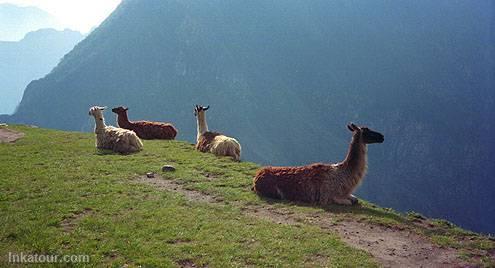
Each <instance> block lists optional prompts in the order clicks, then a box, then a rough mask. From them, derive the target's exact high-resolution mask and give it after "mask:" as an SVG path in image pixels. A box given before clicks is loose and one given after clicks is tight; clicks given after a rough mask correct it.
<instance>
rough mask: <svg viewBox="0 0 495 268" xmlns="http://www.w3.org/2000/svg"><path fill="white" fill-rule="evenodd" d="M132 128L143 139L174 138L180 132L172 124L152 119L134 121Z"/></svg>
mask: <svg viewBox="0 0 495 268" xmlns="http://www.w3.org/2000/svg"><path fill="white" fill-rule="evenodd" d="M130 129H131V130H133V131H134V132H136V134H137V135H138V136H139V137H140V138H142V139H163V140H173V139H175V137H176V136H177V132H178V131H177V129H176V128H175V127H174V126H173V125H172V124H168V123H160V122H150V121H135V122H132V124H131V128H130Z"/></svg>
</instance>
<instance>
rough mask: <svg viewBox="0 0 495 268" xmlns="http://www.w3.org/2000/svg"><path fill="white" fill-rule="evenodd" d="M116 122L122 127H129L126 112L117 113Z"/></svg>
mask: <svg viewBox="0 0 495 268" xmlns="http://www.w3.org/2000/svg"><path fill="white" fill-rule="evenodd" d="M117 123H118V124H119V127H122V128H127V127H129V125H130V124H131V122H129V118H128V117H127V112H123V113H119V114H117Z"/></svg>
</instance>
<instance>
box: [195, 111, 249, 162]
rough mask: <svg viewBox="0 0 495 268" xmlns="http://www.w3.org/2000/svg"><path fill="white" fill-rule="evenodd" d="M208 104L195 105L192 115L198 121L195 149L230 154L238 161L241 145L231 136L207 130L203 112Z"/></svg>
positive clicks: (219, 154) (217, 153)
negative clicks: (204, 105)
mask: <svg viewBox="0 0 495 268" xmlns="http://www.w3.org/2000/svg"><path fill="white" fill-rule="evenodd" d="M209 108H210V106H207V107H203V106H200V105H196V106H195V107H194V115H195V116H196V118H197V121H198V134H197V136H196V150H198V151H200V152H203V153H205V152H210V153H212V154H214V155H217V156H230V157H232V158H233V159H234V160H235V161H240V158H241V145H240V144H239V142H238V141H237V140H236V139H234V138H231V137H227V136H225V135H223V134H221V133H218V132H210V131H208V125H207V124H206V115H205V112H206V110H208V109H209Z"/></svg>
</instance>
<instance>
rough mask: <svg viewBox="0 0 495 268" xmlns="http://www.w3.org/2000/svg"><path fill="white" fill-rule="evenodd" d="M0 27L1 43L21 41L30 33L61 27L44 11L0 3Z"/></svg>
mask: <svg viewBox="0 0 495 268" xmlns="http://www.w3.org/2000/svg"><path fill="white" fill-rule="evenodd" d="M0 25H1V27H0V41H19V40H20V39H22V38H23V37H24V35H25V34H26V33H28V32H31V31H35V30H38V29H42V28H58V27H59V26H60V24H59V23H58V22H57V19H56V18H55V17H53V16H52V15H51V14H49V13H47V12H46V11H44V10H41V9H39V8H37V7H20V6H16V5H13V4H8V3H0Z"/></svg>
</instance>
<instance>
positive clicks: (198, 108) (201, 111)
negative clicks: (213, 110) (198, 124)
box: [194, 104, 210, 116]
mask: <svg viewBox="0 0 495 268" xmlns="http://www.w3.org/2000/svg"><path fill="white" fill-rule="evenodd" d="M208 109H210V105H208V106H206V107H204V106H201V105H198V104H196V105H195V106H194V116H198V115H203V114H204V112H205V111H206V110H208Z"/></svg>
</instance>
